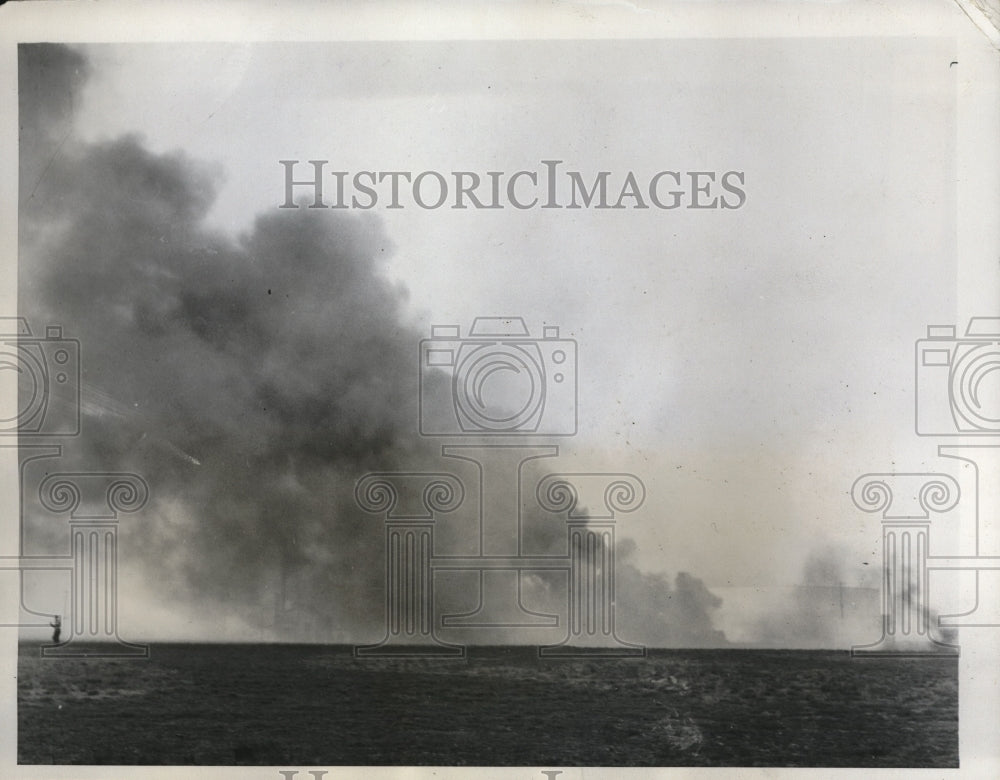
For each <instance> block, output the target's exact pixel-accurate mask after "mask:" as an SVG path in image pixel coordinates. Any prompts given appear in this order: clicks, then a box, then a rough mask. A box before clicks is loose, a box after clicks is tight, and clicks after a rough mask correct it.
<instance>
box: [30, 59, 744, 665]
mask: <svg viewBox="0 0 1000 780" xmlns="http://www.w3.org/2000/svg"><path fill="white" fill-rule="evenodd" d="M19 63H20V96H21V97H20V101H21V102H20V110H21V127H22V139H23V140H22V146H21V155H22V156H21V211H20V216H21V219H20V228H19V230H20V257H19V307H20V311H19V314H20V315H21V316H23V317H26V318H28V320H29V321H30V322H31V323H32V326H33V327H34V328H35V329H36V331H37V330H38V329H41V328H44V326H45V325H49V324H59V325H61V326H62V327H63V329H64V333H65V335H66V336H69V337H72V338H76V339H79V341H80V344H81V365H82V380H83V385H82V390H81V402H82V411H83V417H82V426H83V432H82V435H81V436H80V437H78V438H77V439H75V440H74V441H73V442H72V443H71V444H69V445H67V447H66V452H65V454H64V458H63V460H62V461H61V462H60V464H59V468H60V469H65V470H72V469H81V470H86V471H95V470H108V471H130V472H137V473H139V474H141V475H142V476H144V477H145V478H146V479H147V481H148V482H149V484H150V488H151V495H152V498H151V501H150V504H149V505H148V506H147V507H146V508H145V509H144V510H143V513H142V517H141V518H139V519H136V520H135V521H134V522H123V523H122V533H123V538H122V560H121V565H122V566H123V567H125V568H130V567H131V568H134V569H137V570H139V571H141V573H142V578H143V580H144V581H145V582H146V583H149V584H148V585H147V587H148V588H149V589H150V592H152V593H155V594H156V596H157V597H158V598H159V600H160V601H161V602H162V603H163V604H168V605H171V607H170V608H174V607H176V608H178V609H180V610H181V611H184V610H187V612H188V613H190V614H195V613H197V614H198V615H199V616H200V618H199V619H198V620H196V621H194V624H195V628H194V629H192V631H193V632H194V633H195V634H196V635H204V631H205V628H204V627H205V626H206V625H213V624H215V625H219V626H220V627H222V629H221V630H220V636H221V637H222V638H228V637H229V636H230V635H233V636H235V635H240V630H241V629H243V635H246V630H247V629H249V630H251V631H257V632H260V633H258V634H257V636H267V637H274V638H283V639H322V640H326V641H347V642H350V641H366V640H375V639H378V637H379V635H380V633H381V631H380V627H381V625H382V620H383V615H382V604H383V603H384V602H383V590H384V573H383V562H384V550H383V544H384V538H385V537H384V529H383V526H382V523H381V522H380V521H379V520H378V518H376V517H373V516H371V515H365V514H364V513H362V512H360V511H358V509H357V508H356V506H355V505H354V498H353V488H354V484H355V480H356V479H357V478H358V477H359V476H361V475H362V474H364V473H365V472H367V471H370V470H377V471H388V470H392V469H394V468H402V469H414V468H421V467H426V464H427V462H428V458H429V456H430V454H431V453H430V451H429V449H428V447H427V446H426V445H423V444H421V443H420V441H419V439H418V438H417V437H416V435H415V431H416V427H417V425H416V423H417V409H416V399H417V381H418V377H417V371H416V368H417V353H416V346H417V344H418V341H419V339H420V337H421V335H423V334H422V333H421V331H420V330H418V329H417V328H416V327H415V326H414V325H413V324H412V323H411V322H409V320H408V314H407V309H406V293H405V290H404V289H402V288H401V287H399V286H397V285H395V284H393V283H391V282H389V281H388V280H387V278H386V276H385V275H384V269H385V263H386V261H387V259H388V257H389V256H390V255H391V251H392V247H391V245H390V242H389V240H388V239H387V237H386V236H385V234H384V233H383V231H382V229H381V226H380V223H379V222H378V221H377V220H375V219H364V218H358V217H355V216H347V215H344V214H343V213H341V212H336V211H314V210H309V209H298V210H279V209H275V210H274V211H272V212H269V213H268V214H266V215H265V216H261V217H259V218H258V219H257V220H256V222H255V223H254V225H253V227H252V228H251V229H250V230H249V231H248V232H247V233H246V234H244V235H241V236H239V237H232V236H230V235H227V234H224V233H222V232H219V231H217V230H213V229H210V228H209V227H208V226H207V224H206V221H205V215H206V214H207V213H208V211H209V209H210V208H211V206H212V204H213V202H214V199H215V197H216V182H217V181H218V180H219V177H220V175H221V172H220V171H218V170H215V169H213V168H212V167H211V166H208V165H205V164H203V163H201V162H198V161H195V160H192V159H189V158H187V157H186V156H185V155H183V154H181V153H170V154H154V153H151V152H150V151H149V150H148V149H146V148H145V146H144V144H143V141H142V139H141V138H139V137H136V136H125V137H120V138H115V139H112V140H107V141H102V142H99V143H83V142H82V141H80V140H79V139H77V138H75V137H74V136H73V133H72V109H73V106H74V102H75V101H76V100H78V99H79V98H78V96H79V93H80V87H81V85H82V84H83V81H84V78H85V76H86V73H87V64H86V61H85V59H84V58H83V57H81V56H80V55H79V54H78V53H76V52H74V51H72V50H69V49H66V48H64V47H60V46H52V45H26V46H22V47H21V48H20V59H19ZM28 519H29V521H30V520H31V518H28ZM539 527H540V528H541V529H542V530H540V531H537V532H533V533H537V534H541V536H540V537H538V538H534V539H527V540H526V547H528V548H532V549H534V550H535V551H536V552H537V551H542V552H544V551H551V550H554V549H556V548H557V547H558V546H559V545H560V544H561V545H563V546H564V545H565V528H564V527H563V526H562V525H558V524H552V523H549V524H548V525H544V524H543V525H541V526H539ZM634 550H635V546H634V545H633V544H629V543H622V544H621V545H620V546H619V550H618V578H617V583H618V587H619V593H620V594H621V596H620V598H619V603H620V604H621V607H620V609H619V618H620V628H621V630H620V633H621V634H622V636H623V637H625V638H628V639H630V640H632V641H636V642H643V643H646V644H650V645H674V646H677V645H682V646H694V645H706V644H718V643H720V642H723V641H724V637H723V636H722V634H721V632H718V631H716V630H715V629H714V628H713V626H712V612H713V610H714V609H715V608H716V607H717V606H718V603H719V602H718V599H717V598H716V597H715V596H713V595H712V594H711V593H709V591H708V590H707V589H706V588H705V587H704V585H703V584H702V583H701V582H700V581H699V580H697V579H696V578H694V577H691V576H690V575H687V574H680V575H678V576H677V577H676V579H675V581H674V582H673V584H671V583H670V581H669V580H667V579H666V578H665V577H662V576H660V575H653V574H646V573H643V572H641V571H639V569H638V568H637V567H636V566H635V565H634V563H633V559H634ZM526 581H527V585H528V591H529V592H528V593H527V594H526V597H527V598H529V599H530V598H531V596H532V593H531V592H530V591H531V589H532V588H534V595H536V596H538V597H539V598H541V600H542V601H543V602H545V598H546V597H547V598H548V602H546V603H547V604H548V605H552V603H553V599H554V598H555V596H554V595H553V592H552V588H551V586H552V581H551V579H549V580H547V579H546V578H545V577H544V576H539V577H534V578H532V577H530V576H527V577H526ZM546 591H548V593H547V596H546ZM543 606H544V604H543ZM55 609H58V608H55ZM226 626H229V627H230V628H232V627H235V628H232V631H231V632H230V634H229V635H227V634H226V630H225V627H226ZM525 638H526V637H525Z"/></svg>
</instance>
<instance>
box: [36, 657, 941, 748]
mask: <svg viewBox="0 0 1000 780" xmlns="http://www.w3.org/2000/svg"><path fill="white" fill-rule="evenodd" d="M957 675H958V664H957V659H955V658H946V657H931V658H897V659H890V658H878V659H873V658H865V659H852V658H851V657H850V656H849V655H848V654H847V653H843V652H825V651H824V652H814V651H773V650H770V651H768V650H660V651H657V650H651V651H649V655H648V656H647V657H646V658H630V659H618V660H610V659H592V660H556V659H552V660H539V659H538V658H537V657H536V655H535V651H534V649H533V648H506V649H504V648H474V649H472V650H471V651H470V656H469V658H468V659H467V660H402V659H399V660H386V659H377V660H375V659H363V660H359V659H354V658H353V657H352V656H351V653H350V648H345V647H336V646H320V645H196V644H190V645H181V644H172V645H154V646H153V647H152V650H151V657H150V658H149V659H145V660H124V659H97V658H94V659H53V658H40V657H39V648H38V645H27V644H23V645H22V646H21V654H20V661H19V672H18V761H19V763H22V764H167V765H169V764H205V765H229V764H253V765H290V764H296V765H315V766H335V765H365V764H375V765H380V764H381V765H386V764H387V765H407V764H415V765H450V766H455V765H480V766H491V765H498V766H591V765H596V766H678V765H680V766H684V765H687V766H720V765H721V766H816V767H822V766H845V767H850V766H854V767H861V766H872V767H956V766H958V677H957Z"/></svg>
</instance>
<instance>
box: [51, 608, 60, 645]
mask: <svg viewBox="0 0 1000 780" xmlns="http://www.w3.org/2000/svg"><path fill="white" fill-rule="evenodd" d="M49 625H50V626H52V643H53V644H56V645H57V644H59V635H60V634H61V633H62V617H60V616H59V615H56V619H55V621H54V622H52V623H49Z"/></svg>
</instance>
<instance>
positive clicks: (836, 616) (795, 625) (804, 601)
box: [751, 543, 882, 649]
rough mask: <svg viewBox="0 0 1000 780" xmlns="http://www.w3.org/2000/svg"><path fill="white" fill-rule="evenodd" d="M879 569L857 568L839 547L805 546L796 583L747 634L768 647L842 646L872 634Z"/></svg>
mask: <svg viewBox="0 0 1000 780" xmlns="http://www.w3.org/2000/svg"><path fill="white" fill-rule="evenodd" d="M881 573H882V571H881V567H876V566H868V567H859V566H857V565H856V562H855V561H854V560H853V559H852V558H851V556H850V553H849V551H848V549H847V548H846V547H844V546H842V545H838V544H832V543H825V544H822V545H819V546H817V547H815V548H814V549H812V550H810V552H809V555H808V556H807V557H806V560H805V562H804V564H803V567H802V574H801V577H800V581H801V584H800V585H798V586H797V587H794V588H790V589H787V592H786V593H785V594H784V597H783V599H782V600H781V601H779V602H778V603H776V604H774V605H772V607H771V609H770V611H769V612H768V614H767V615H766V616H765V617H763V618H762V619H760V620H759V621H758V622H757V625H756V626H755V627H754V629H753V630H752V632H751V640H752V642H753V643H754V644H759V645H763V646H769V647H803V648H823V649H847V648H848V647H849V646H850V645H851V644H864V643H865V642H868V641H873V640H874V639H875V638H877V635H878V632H879V626H880V620H881V618H880V616H879V604H880V600H881V593H880V591H879V582H880V580H879V577H880V576H881Z"/></svg>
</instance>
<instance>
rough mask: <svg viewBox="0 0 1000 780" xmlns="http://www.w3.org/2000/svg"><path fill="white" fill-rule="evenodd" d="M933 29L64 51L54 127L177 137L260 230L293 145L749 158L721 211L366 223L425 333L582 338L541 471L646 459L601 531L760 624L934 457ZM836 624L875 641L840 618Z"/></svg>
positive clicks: (510, 162)
mask: <svg viewBox="0 0 1000 780" xmlns="http://www.w3.org/2000/svg"><path fill="white" fill-rule="evenodd" d="M951 46H952V44H950V43H949V42H947V41H944V40H942V41H931V40H928V39H919V40H911V39H906V38H891V39H889V38H886V39H879V40H877V41H873V40H871V39H869V40H860V39H837V40H835V39H811V40H783V41H777V40H770V41H766V40H742V41H712V40H700V41H631V42H600V41H592V42H586V43H581V42H571V41H564V42H476V43H463V42H451V43H436V42H429V43H417V44H408V43H402V44H401V43H392V44H378V43H374V44H367V43H341V44H296V45H291V44H282V45H222V44H212V45H177V44H170V45H91V46H80V47H75V50H76V52H78V53H79V54H80V55H82V57H83V58H85V61H86V62H87V67H88V69H89V75H88V76H87V78H86V79H85V80H84V81H82V82H81V84H82V87H81V88H80V89H79V90H78V92H76V93H74V99H73V113H72V119H71V120H69V122H70V123H71V124H70V125H68V126H67V132H68V133H70V134H71V136H72V138H73V139H74V140H75V142H77V143H79V144H81V145H85V144H100V143H104V144H108V143H111V142H113V141H114V139H120V137H121V136H122V135H124V134H130V133H135V134H138V135H139V136H140V137H141V138H140V140H138V141H136V143H137V144H139V146H140V147H141V148H142V149H143V150H144V153H146V154H149V155H152V156H157V155H170V154H172V153H174V152H177V151H181V152H183V154H184V155H185V156H186V157H187V158H190V161H191V164H192V165H194V166H196V167H197V168H198V170H199V171H201V172H202V173H203V174H204V175H205V176H206V177H208V178H209V179H210V180H211V187H214V188H215V190H216V193H215V197H214V199H211V198H208V197H206V199H205V201H204V203H200V204H197V205H198V208H199V212H198V214H197V217H196V219H193V222H194V223H196V224H197V225H198V229H199V230H203V231H205V234H206V235H208V234H212V235H223V236H228V237H229V238H230V240H233V241H236V240H237V239H238V237H240V236H243V240H244V242H245V244H246V242H249V245H251V246H253V245H254V242H255V241H260V240H261V239H260V235H261V229H260V227H259V223H256V222H255V220H257V219H258V217H260V216H261V215H264V216H265V217H275V216H276V215H278V214H279V209H277V206H278V205H279V204H280V203H281V202H282V200H283V197H284V187H283V170H282V168H281V166H280V165H279V163H278V161H279V160H284V159H298V160H303V161H304V160H312V159H324V160H329V161H330V165H329V168H330V169H333V170H345V171H351V172H354V171H359V170H374V171H391V170H405V171H413V172H419V171H424V170H434V171H441V172H444V173H448V172H450V171H455V170H470V171H477V172H480V173H482V174H485V172H486V171H490V170H499V171H505V172H508V173H511V172H514V171H516V170H520V169H528V170H540V169H541V164H540V161H541V160H547V159H557V160H562V161H563V162H564V165H565V167H566V168H567V169H572V170H579V171H581V172H583V173H585V174H586V176H587V177H592V176H593V175H595V174H596V172H597V171H601V170H605V171H610V172H611V177H612V180H614V181H619V182H620V181H621V179H622V177H624V176H625V175H626V173H627V172H628V171H634V172H635V173H636V175H637V177H638V178H639V179H640V180H643V179H645V180H648V178H649V177H650V176H652V175H653V174H655V173H656V172H658V171H661V170H679V171H699V170H704V171H717V172H725V171H729V170H736V171H741V172H743V174H744V177H745V179H744V181H745V186H744V189H745V192H746V203H745V205H743V206H742V207H741V208H739V209H735V210H704V211H699V210H688V209H683V208H682V209H677V210H672V211H663V210H659V209H648V210H637V209H626V210H622V211H619V210H607V211H601V210H593V209H583V210H575V211H574V210H543V209H530V210H524V211H519V210H513V209H504V210H496V211H491V210H452V209H447V208H442V209H438V210H423V209H419V208H416V207H407V208H404V209H400V210H391V209H385V208H382V207H381V205H380V206H379V207H377V208H375V209H373V210H371V211H369V212H365V214H363V215H362V219H361V220H360V222H359V224H364V225H368V226H369V227H366V228H364V230H365V231H368V232H366V233H365V235H366V236H368V235H369V233H370V234H371V235H374V236H376V237H375V238H374V239H371V240H370V241H369V238H367V237H366V238H365V239H364V242H367V243H366V244H365V245H366V246H368V245H370V246H373V247H376V250H374V251H376V253H377V258H378V272H377V273H378V274H379V278H381V279H385V280H388V281H387V282H386V283H387V284H389V283H392V284H395V285H396V286H395V287H391V289H392V292H386V293H385V295H386V296H387V297H386V299H385V300H387V301H388V302H389V303H390V304H391V307H392V309H393V310H392V312H391V317H390V319H391V321H392V322H393V323H396V322H398V323H401V324H400V325H398V327H404V326H405V327H406V328H412V333H413V334H414V335H415V336H416V337H419V336H421V335H422V336H429V335H430V326H431V325H432V324H459V325H461V326H462V327H463V332H465V331H464V329H466V328H468V326H469V325H470V324H471V322H472V319H473V318H474V317H476V316H478V315H521V316H523V317H524V318H525V320H526V321H527V324H528V327H529V329H531V331H532V333H533V334H536V333H537V334H539V335H540V333H541V327H542V325H543V324H548V325H558V326H560V327H561V329H562V335H563V336H565V337H570V338H573V339H575V340H576V341H577V343H578V348H579V413H580V414H579V419H580V432H579V434H578V435H577V436H576V437H575V438H573V439H571V440H566V441H564V442H562V457H563V459H564V462H563V463H561V464H560V468H562V469H565V470H595V469H601V470H609V471H631V472H633V473H635V474H637V475H638V476H639V477H640V478H641V479H642V480H643V481H644V482H645V484H646V487H647V503H646V506H645V507H644V508H643V510H642V511H641V512H640V513H637V514H635V515H628V516H626V517H624V518H623V519H622V522H621V525H620V532H621V534H622V536H624V537H628V538H630V539H632V540H634V541H635V542H637V546H636V548H635V551H634V553H633V555H634V558H633V559H632V560H633V562H634V563H635V565H636V566H637V567H638V568H639V569H640V570H642V571H646V572H653V573H665V574H668V575H671V576H672V575H673V574H674V573H676V572H678V571H688V572H691V573H692V574H693V575H695V576H696V577H698V578H700V579H701V580H703V581H704V583H705V584H706V585H707V586H708V588H709V589H712V590H713V591H715V592H717V593H718V594H720V595H722V596H723V599H724V602H726V603H725V604H724V606H723V608H722V611H721V612H720V613H718V614H717V615H716V618H717V626H716V627H717V628H720V629H722V630H727V629H728V630H729V635H730V636H731V637H733V636H745V637H747V638H751V639H753V638H759V637H755V636H753V628H752V627H748V626H747V625H745V621H744V624H742V625H738V624H737V623H736V622H735V620H736V614H735V613H739V612H743V613H746V612H747V611H749V612H750V613H753V612H754V610H758V611H764V610H769V609H772V608H775V607H774V603H775V602H774V597H773V596H769V597H768V599H764V600H760V601H758V602H754V601H753V595H752V594H753V592H754V589H755V588H765V589H766V588H768V587H770V586H775V585H789V584H796V583H800V582H804V581H810V582H812V583H813V584H819V585H836V584H837V583H838V582H844V583H846V584H858V583H862V582H866V583H870V582H871V579H870V576H868V577H867V578H866V570H867V571H868V572H869V573H870V570H871V569H872V568H875V567H876V566H877V564H878V563H879V562H880V560H881V550H880V547H879V538H880V528H879V527H878V523H877V519H876V518H875V517H873V516H868V515H860V513H858V511H857V510H856V509H855V508H854V507H853V505H852V504H851V502H850V498H849V495H848V492H849V490H850V487H851V484H852V482H853V481H854V479H855V478H856V477H857V476H859V475H860V474H861V473H863V472H866V471H888V470H909V471H918V470H924V469H928V468H931V466H930V465H929V464H930V463H931V462H932V455H933V451H932V448H931V447H929V446H928V445H927V444H926V443H925V442H921V441H920V440H918V439H917V438H916V437H914V436H913V435H912V419H913V371H914V369H913V342H914V341H915V340H916V339H917V338H920V337H921V336H922V335H923V333H924V331H925V328H926V325H927V324H930V323H934V324H940V323H950V322H953V321H954V317H955V315H954V312H955V295H954V277H955V224H954V211H955V197H954V180H955V159H954V154H955V151H954V137H955V126H954V107H955V99H956V98H955V85H954V70H953V69H950V68H949V63H950V62H951V61H952V60H953V59H954V57H953V51H952V48H951ZM171 159H173V158H171ZM23 170H24V169H23V168H22V172H23ZM303 170H304V168H303ZM22 175H23V173H22ZM111 186H115V184H114V182H111ZM22 189H23V182H22ZM612 189H614V187H613V186H612ZM190 191H191V192H198V191H199V190H198V189H197V187H195V188H193V189H192V190H190ZM297 216H301V218H302V219H304V220H308V219H315V220H325V219H330V218H331V217H330V214H329V212H312V213H306V212H305V211H303V213H302V214H301V215H297ZM303 224H305V223H303ZM359 240H361V239H359ZM273 249H274V251H275V253H276V257H278V256H280V246H279V247H274V248H273ZM295 257H296V256H295V254H294V253H290V254H289V256H288V262H289V263H292V262H295ZM23 258H24V255H23V254H22V263H23V262H24V260H23ZM205 262H210V261H208V260H206V261H205ZM234 262H235V261H234ZM274 262H275V263H278V262H279V261H278V260H277V259H276V260H275V261H274ZM190 267H194V266H190ZM276 267H277V266H275V268H276ZM220 273H221V272H220ZM290 273H294V272H291V271H290ZM307 278H309V277H308V276H307ZM313 278H314V279H315V281H316V283H317V284H323V283H327V282H326V281H324V277H322V275H317V276H315V277H313ZM330 283H333V282H332V281H331V282H330ZM390 286H391V285H390ZM296 289H297V288H296ZM386 289H387V290H388V289H389V287H387V288H386ZM404 289H405V295H404V294H403V290H404ZM313 292H314V293H317V294H316V295H315V300H314V301H313V303H314V304H315V305H317V306H319V305H321V303H322V300H323V291H322V289H320V290H318V291H313ZM336 297H337V296H336V295H335V294H334V293H333V292H331V299H333V298H336ZM310 300H312V299H310ZM387 316H389V315H387ZM268 327H275V326H274V325H273V323H271V324H268ZM393 327H397V326H396V325H393ZM311 337H315V338H319V336H318V335H317V334H315V333H313V335H312V336H311ZM329 338H330V340H331V342H336V341H337V340H338V338H339V334H338V333H329ZM351 343H354V342H351ZM412 348H413V356H414V357H413V362H412V365H411V366H410V368H408V369H407V370H411V369H412V370H413V371H415V370H416V365H417V362H416V349H417V344H416V341H415V340H414V341H413V345H412ZM345 349H346V347H345ZM303 359H305V358H303ZM372 359H376V356H373V357H372ZM412 423H413V425H414V426H415V425H416V419H412ZM398 424H399V425H400V426H405V425H406V424H407V420H406V418H405V415H404V416H403V418H402V419H400V420H399V421H398ZM174 443H175V444H176V442H174ZM188 454H190V455H192V457H195V458H198V459H200V458H201V455H199V454H198V453H193V454H192V453H188ZM933 467H934V468H940V464H935V465H934V466H933ZM817 558H820V559H826V560H828V561H829V564H830V565H829V566H828V567H825V568H824V567H822V566H817V565H816V560H817ZM810 561H811V562H812V563H810ZM817 577H818V578H819V579H817ZM727 594H729V598H728V601H727ZM150 608H151V609H153V608H152V607H150ZM137 611H138V610H137ZM157 614H159V613H157ZM744 618H745V615H744ZM163 619H164V620H166V618H163ZM727 620H728V621H730V622H729V623H727ZM792 634H794V629H793V630H792ZM855 639H857V640H866V639H874V637H848V638H846V639H845V638H843V637H838V640H840V641H844V642H845V643H847V644H849V643H850V642H851V641H853V640H855Z"/></svg>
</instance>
